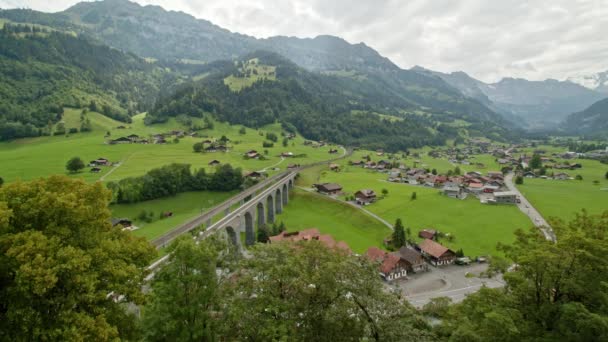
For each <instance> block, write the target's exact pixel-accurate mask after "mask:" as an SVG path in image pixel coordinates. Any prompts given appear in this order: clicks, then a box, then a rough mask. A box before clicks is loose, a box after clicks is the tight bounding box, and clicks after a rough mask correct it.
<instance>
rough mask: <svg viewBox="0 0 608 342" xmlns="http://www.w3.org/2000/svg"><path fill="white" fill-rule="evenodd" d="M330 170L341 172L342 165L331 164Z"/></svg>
mask: <svg viewBox="0 0 608 342" xmlns="http://www.w3.org/2000/svg"><path fill="white" fill-rule="evenodd" d="M329 169H330V170H331V171H336V172H337V171H340V165H338V164H334V163H331V164H329Z"/></svg>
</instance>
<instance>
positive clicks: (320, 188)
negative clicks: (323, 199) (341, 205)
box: [313, 183, 342, 195]
mask: <svg viewBox="0 0 608 342" xmlns="http://www.w3.org/2000/svg"><path fill="white" fill-rule="evenodd" d="M313 186H314V187H315V188H316V189H317V192H320V193H322V194H325V195H337V194H339V193H340V192H342V186H341V185H340V184H336V183H323V184H314V185H313Z"/></svg>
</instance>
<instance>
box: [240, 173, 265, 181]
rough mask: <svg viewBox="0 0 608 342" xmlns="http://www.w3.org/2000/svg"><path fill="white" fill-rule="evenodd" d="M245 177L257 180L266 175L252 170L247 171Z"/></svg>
mask: <svg viewBox="0 0 608 342" xmlns="http://www.w3.org/2000/svg"><path fill="white" fill-rule="evenodd" d="M243 177H245V178H249V179H256V180H257V179H260V178H262V177H264V175H263V174H261V173H260V172H257V171H251V172H245V174H244V175H243Z"/></svg>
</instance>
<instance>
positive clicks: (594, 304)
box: [438, 211, 608, 341]
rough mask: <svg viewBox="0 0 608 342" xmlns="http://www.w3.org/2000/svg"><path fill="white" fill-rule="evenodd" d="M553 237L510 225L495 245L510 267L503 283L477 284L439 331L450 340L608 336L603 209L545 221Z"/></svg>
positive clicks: (606, 218) (607, 227)
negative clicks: (506, 241)
mask: <svg viewBox="0 0 608 342" xmlns="http://www.w3.org/2000/svg"><path fill="white" fill-rule="evenodd" d="M550 224H551V226H552V227H553V230H554V232H555V234H556V235H557V237H558V238H557V241H556V242H553V241H550V240H547V239H545V237H544V236H543V235H542V234H540V233H539V232H538V229H537V228H534V227H533V228H531V229H530V230H527V231H524V230H517V231H516V233H515V242H514V243H513V244H511V245H502V244H500V245H499V247H498V250H499V251H501V252H503V253H504V255H505V257H506V258H507V259H508V260H510V261H511V262H512V263H514V264H516V265H517V268H515V269H514V270H513V271H510V272H507V273H505V274H504V280H505V282H506V286H505V288H504V289H485V288H484V289H482V290H481V291H479V292H477V293H475V294H472V295H469V296H468V297H467V298H466V299H465V300H464V301H463V302H462V304H458V305H456V306H453V307H452V308H451V309H450V312H449V314H448V315H447V316H446V317H444V318H443V324H442V326H441V327H440V329H439V330H438V331H439V332H440V334H441V335H443V336H444V337H446V339H449V340H469V339H467V338H465V336H476V338H474V339H472V340H477V341H485V340H488V339H491V340H493V341H531V340H535V341H558V340H560V341H561V340H567V341H605V340H608V306H606V304H607V303H608V299H607V298H606V295H605V288H604V285H605V283H606V280H608V271H607V270H608V260H606V258H605V257H604V256H605V255H606V253H608V243H607V240H606V236H607V233H608V211H605V212H604V213H602V214H599V215H589V214H587V213H586V212H585V211H582V212H581V213H580V214H577V215H576V217H575V218H574V219H573V220H572V221H570V222H564V221H561V220H551V222H550Z"/></svg>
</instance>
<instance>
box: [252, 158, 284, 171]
mask: <svg viewBox="0 0 608 342" xmlns="http://www.w3.org/2000/svg"><path fill="white" fill-rule="evenodd" d="M284 161H285V158H283V157H281V161H279V162H278V163H276V164H274V165H270V166H266V167H265V168H263V169H261V170H258V172H266V170H268V169H272V168H275V167H277V166H279V165H280V164H281V163H282V162H284Z"/></svg>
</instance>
